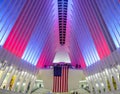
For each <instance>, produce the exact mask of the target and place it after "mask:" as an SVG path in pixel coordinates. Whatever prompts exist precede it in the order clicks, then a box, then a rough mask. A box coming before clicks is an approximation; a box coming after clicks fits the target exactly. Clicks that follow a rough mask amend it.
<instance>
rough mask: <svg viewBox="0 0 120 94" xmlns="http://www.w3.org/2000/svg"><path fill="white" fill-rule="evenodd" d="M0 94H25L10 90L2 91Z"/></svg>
mask: <svg viewBox="0 0 120 94" xmlns="http://www.w3.org/2000/svg"><path fill="white" fill-rule="evenodd" d="M0 94H23V93H18V92H14V91H9V90H5V89H0Z"/></svg>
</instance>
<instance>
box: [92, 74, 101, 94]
mask: <svg viewBox="0 0 120 94" xmlns="http://www.w3.org/2000/svg"><path fill="white" fill-rule="evenodd" d="M94 78H95V79H96V81H97V83H98V85H99V89H100V91H101V93H102V94H103V87H102V85H101V79H100V78H99V77H98V73H97V74H95V75H94Z"/></svg>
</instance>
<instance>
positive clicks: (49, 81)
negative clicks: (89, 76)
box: [38, 69, 85, 90]
mask: <svg viewBox="0 0 120 94" xmlns="http://www.w3.org/2000/svg"><path fill="white" fill-rule="evenodd" d="M38 79H40V80H43V83H44V87H45V88H46V89H49V90H52V87H53V69H41V70H40V72H39V75H38ZM84 79H85V76H84V74H83V72H82V71H81V70H75V69H70V70H69V79H68V85H69V87H68V88H69V90H73V89H77V88H78V87H79V86H78V83H79V81H80V80H84Z"/></svg>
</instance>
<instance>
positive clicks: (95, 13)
mask: <svg viewBox="0 0 120 94" xmlns="http://www.w3.org/2000/svg"><path fill="white" fill-rule="evenodd" d="M119 15H120V2H119V0H0V46H1V48H4V49H6V50H7V51H8V52H10V53H12V54H14V55H15V56H16V57H18V58H20V59H21V60H24V61H25V62H28V63H30V64H33V65H35V66H36V67H38V68H42V67H44V66H45V65H52V64H53V60H54V58H55V55H56V54H57V52H60V51H61V49H62V51H63V52H65V53H67V54H68V55H69V57H70V61H71V64H72V65H73V66H75V65H76V64H78V65H80V66H81V68H85V67H86V66H90V65H91V64H93V63H95V62H97V61H99V60H101V59H104V58H105V57H107V56H109V55H110V54H111V52H113V51H114V50H116V49H117V48H119V47H120V16H119ZM60 62H61V61H60Z"/></svg>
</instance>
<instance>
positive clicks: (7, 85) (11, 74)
mask: <svg viewBox="0 0 120 94" xmlns="http://www.w3.org/2000/svg"><path fill="white" fill-rule="evenodd" d="M15 71H16V70H15V69H13V70H12V72H11V73H10V75H9V78H8V81H7V84H6V86H5V89H8V87H9V85H10V81H11V79H12V76H13V75H14V73H15Z"/></svg>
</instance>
